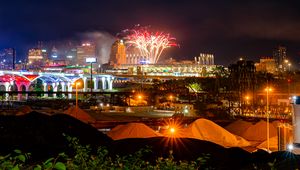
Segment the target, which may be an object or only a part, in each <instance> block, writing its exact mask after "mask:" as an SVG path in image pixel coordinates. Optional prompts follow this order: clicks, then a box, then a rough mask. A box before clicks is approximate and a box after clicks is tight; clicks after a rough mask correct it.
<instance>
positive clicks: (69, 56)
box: [66, 48, 77, 65]
mask: <svg viewBox="0 0 300 170" xmlns="http://www.w3.org/2000/svg"><path fill="white" fill-rule="evenodd" d="M76 59H77V49H76V48H71V49H69V51H68V52H67V53H66V64H67V65H75V64H76V61H77V60H76Z"/></svg>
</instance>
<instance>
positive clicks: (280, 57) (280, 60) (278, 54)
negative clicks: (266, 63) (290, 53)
mask: <svg viewBox="0 0 300 170" xmlns="http://www.w3.org/2000/svg"><path fill="white" fill-rule="evenodd" d="M273 58H274V59H275V62H276V65H277V68H278V70H277V71H284V70H285V67H284V62H285V60H286V59H287V55H286V47H284V46H278V47H277V48H276V49H275V50H274V51H273Z"/></svg>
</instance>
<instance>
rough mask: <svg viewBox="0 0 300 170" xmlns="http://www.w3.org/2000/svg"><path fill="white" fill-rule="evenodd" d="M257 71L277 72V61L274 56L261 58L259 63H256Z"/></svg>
mask: <svg viewBox="0 0 300 170" xmlns="http://www.w3.org/2000/svg"><path fill="white" fill-rule="evenodd" d="M255 68H256V71H260V72H266V73H272V74H274V73H275V72H276V63H275V59H274V58H261V59H260V60H259V63H255Z"/></svg>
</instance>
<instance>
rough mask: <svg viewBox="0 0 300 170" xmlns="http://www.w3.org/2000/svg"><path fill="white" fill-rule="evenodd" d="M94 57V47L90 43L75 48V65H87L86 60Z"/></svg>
mask: <svg viewBox="0 0 300 170" xmlns="http://www.w3.org/2000/svg"><path fill="white" fill-rule="evenodd" d="M91 57H96V46H95V45H93V44H90V43H84V44H82V45H81V46H78V47H77V62H76V63H77V64H79V65H87V63H86V62H85V59H86V58H91Z"/></svg>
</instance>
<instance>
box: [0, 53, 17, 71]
mask: <svg viewBox="0 0 300 170" xmlns="http://www.w3.org/2000/svg"><path fill="white" fill-rule="evenodd" d="M15 63H16V50H15V49H14V48H6V49H3V50H1V51H0V66H1V69H14V66H15Z"/></svg>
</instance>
